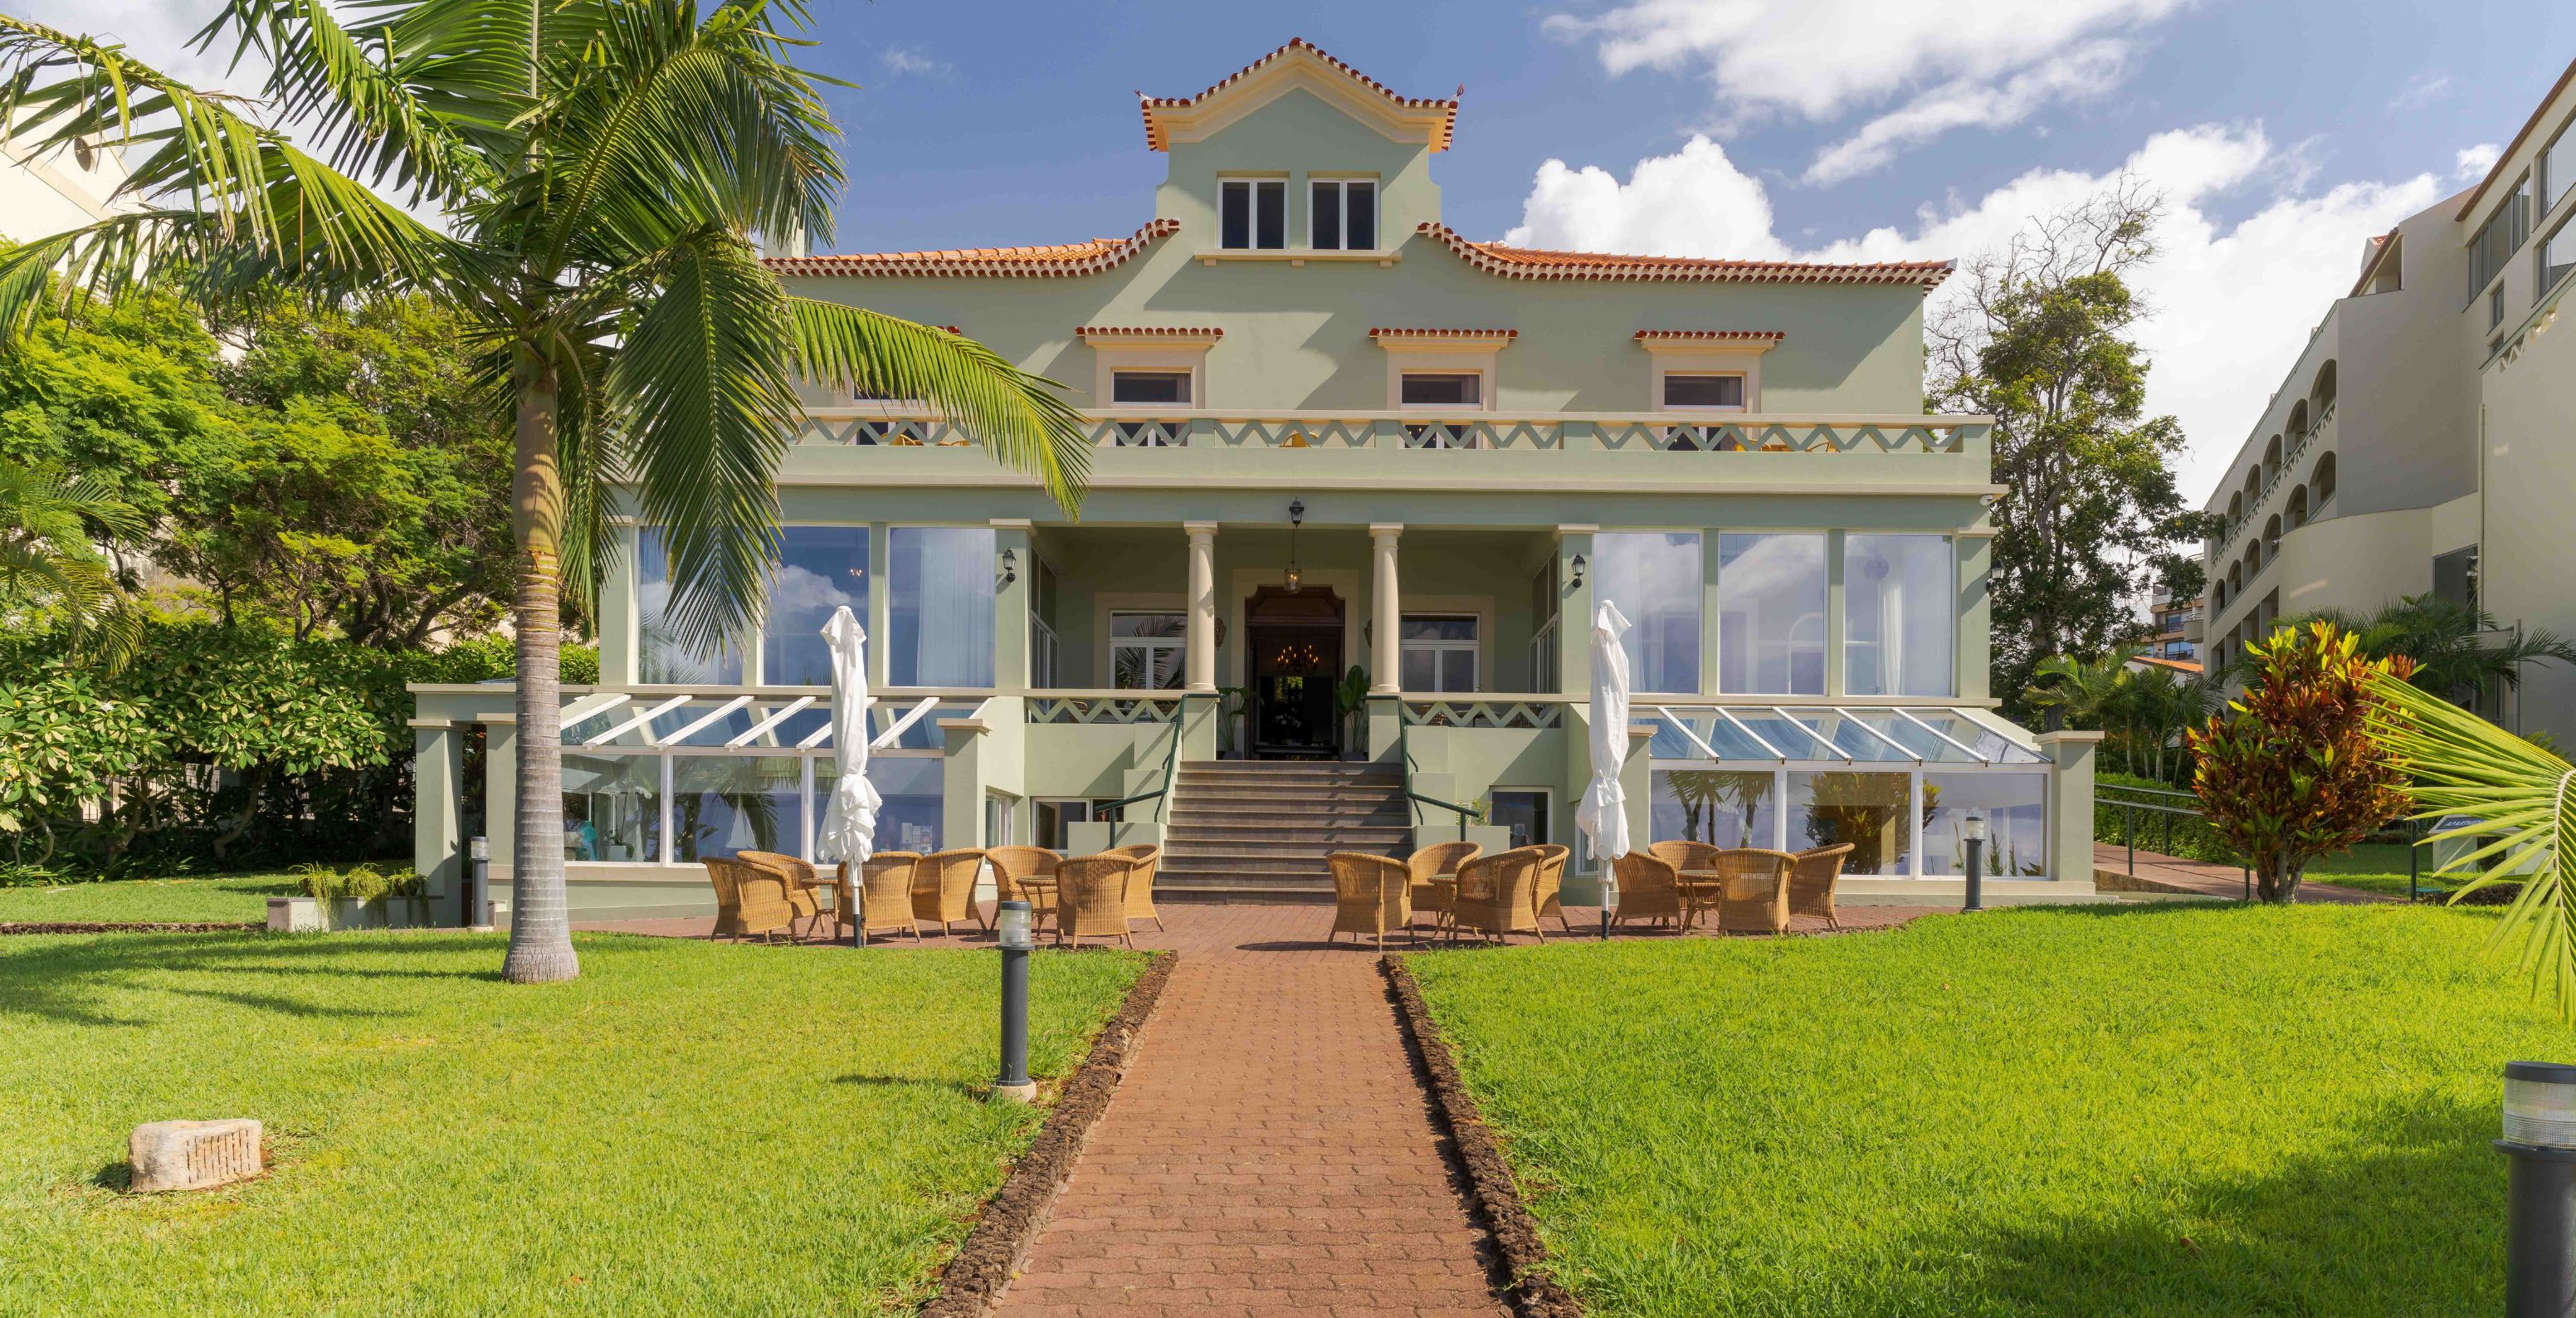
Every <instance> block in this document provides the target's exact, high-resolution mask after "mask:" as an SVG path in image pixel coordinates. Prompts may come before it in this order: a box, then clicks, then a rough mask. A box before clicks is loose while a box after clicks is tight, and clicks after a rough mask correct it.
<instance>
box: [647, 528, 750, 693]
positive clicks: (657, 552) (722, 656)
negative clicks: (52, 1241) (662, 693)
mask: <svg viewBox="0 0 2576 1318" xmlns="http://www.w3.org/2000/svg"><path fill="white" fill-rule="evenodd" d="M635 575H636V581H637V587H636V592H635V618H636V624H635V627H636V640H637V642H638V646H639V654H638V668H639V670H640V671H641V673H642V675H643V679H644V680H645V681H647V682H671V683H676V684H681V685H687V686H739V685H741V683H742V671H743V662H742V659H743V649H744V648H745V647H740V646H727V647H725V648H724V649H723V650H721V651H719V652H717V653H715V654H712V655H707V654H700V653H698V652H697V651H695V650H693V649H690V648H689V647H687V646H684V645H682V644H681V643H680V638H679V635H678V634H677V633H676V632H675V631H673V630H672V628H671V626H670V624H669V622H668V621H667V619H668V618H669V615H670V612H671V561H670V557H669V556H668V555H667V554H666V553H665V552H664V551H663V547H662V532H661V528H659V527H652V526H647V527H643V528H641V529H639V530H638V531H637V532H636V535H635Z"/></svg>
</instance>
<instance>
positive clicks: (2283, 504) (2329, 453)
mask: <svg viewBox="0 0 2576 1318" xmlns="http://www.w3.org/2000/svg"><path fill="white" fill-rule="evenodd" d="M2335 394H2336V385H2335V363H2334V360H2333V359H2332V358H2328V359H2327V360H2326V361H2325V362H2323V363H2322V364H2320V365H2319V366H2318V368H2317V370H2316V374H2315V376H2314V378H2313V379H2312V380H2311V381H2310V382H2309V386H2308V389H2307V390H2306V392H2305V393H2304V395H2303V396H2302V397H2300V398H2299V399H2298V400H2297V401H2295V402H2293V403H2291V405H2290V410H2289V413H2288V415H2287V416H2286V417H2285V418H2284V420H2283V424H2282V428H2281V430H2280V431H2279V432H2278V433H2276V434H2274V435H2272V436H2271V437H2270V438H2269V439H2267V440H2265V441H2264V444H2263V447H2262V449H2261V450H2260V452H2259V455H2257V456H2252V457H2249V458H2248V459H2247V462H2246V467H2245V473H2244V476H2243V477H2242V479H2241V480H2239V481H2237V482H2236V483H2235V485H2234V486H2233V488H2232V489H2231V490H2230V492H2229V494H2228V499H2227V509H2226V518H2227V524H2226V526H2225V527H2224V529H2222V530H2221V531H2220V533H2219V535H2218V536H2217V537H2216V538H2215V539H2213V540H2211V541H2210V542H2209V543H2208V544H2207V545H2206V546H2205V547H2204V549H2203V554H2204V557H2205V558H2206V559H2207V560H2208V561H2209V562H2210V563H2212V564H2213V565H2215V566H2214V567H2213V570H2212V572H2211V575H2210V579H2211V580H2212V581H2213V582H2215V581H2216V580H2218V572H2219V570H2221V569H2222V568H2223V566H2224V565H2225V564H2227V563H2228V562H2230V561H2231V560H2232V559H2236V558H2241V557H2242V556H2243V554H2244V552H2245V551H2246V549H2247V548H2248V547H2249V546H2248V545H2247V541H2248V540H2249V539H2251V538H2252V537H2253V536H2254V535H2255V534H2256V532H2257V531H2258V530H2260V529H2261V528H2263V527H2265V526H2266V525H2267V524H2268V523H2269V522H2271V521H2273V520H2279V519H2289V520H2290V521H2291V524H2292V525H2304V524H2305V523H2307V522H2308V521H2311V520H2313V519H2314V518H2315V517H2317V516H2319V515H2321V514H2322V513H2323V512H2324V505H2325V503H2326V501H2327V499H2329V498H2331V497H2332V496H2333V491H2334V450H2335V426H2334V420H2335ZM2273 538H2275V539H2277V538H2278V532H2277V531H2275V532H2273ZM2211 607H2212V608H2213V609H2215V608H2219V607H2221V604H2220V602H2219V601H2218V600H2216V599H2215V598H2213V599H2212V600H2211Z"/></svg>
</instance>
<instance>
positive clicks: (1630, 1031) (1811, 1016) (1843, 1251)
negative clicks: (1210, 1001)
mask: <svg viewBox="0 0 2576 1318" xmlns="http://www.w3.org/2000/svg"><path fill="white" fill-rule="evenodd" d="M2492 928H2493V916H2492V914H2491V913H2483V912H2469V911H2456V910H2441V909H2435V908H2429V907H2415V908H2390V907H2299V908H2295V909H2266V908H2237V907H2209V906H2199V905H2189V906H2185V905H2165V906H2139V907H2118V908H2083V909H2064V910H2054V911H2052V910H2027V909H2026V910H2018V911H2002V912H1997V913H1993V914H1989V915H1984V916H1977V917H1954V916H1942V917H1934V918H1931V919H1927V920H1923V921H1920V922H1917V923H1916V924H1915V925H1914V926H1912V927H1910V928H1908V929H1906V930H1903V931H1900V932H1897V933H1892V934H1863V935H1855V936H1852V937H1845V938H1823V939H1784V940H1779V941H1769V940H1758V941H1757V940H1749V939H1748V940H1735V941H1726V942H1719V941H1713V940H1700V939H1693V940H1689V941H1681V942H1668V943H1658V942H1633V943H1615V944H1610V945H1606V946H1605V945H1601V944H1583V943H1573V944H1563V945H1560V944H1556V943H1551V944H1549V945H1548V946H1547V947H1545V948H1536V949H1529V950H1522V951H1514V952H1511V953H1509V954H1508V955H1495V954H1490V953H1482V952H1439V953H1428V954H1423V955H1417V956H1414V957H1412V958H1411V959H1410V963H1411V964H1412V966H1413V967H1414V970H1415V973H1416V974H1417V975H1418V976H1419V977H1420V979H1421V982H1422V985H1423V990H1424V993H1425V996H1426V997H1427V998H1428V1000H1429V1001H1430V1004H1431V1006H1432V1009H1433V1010H1434V1012H1435V1013H1436V1014H1437V1016H1438V1017H1439V1019H1440V1021H1441V1024H1442V1028H1443V1029H1444V1031H1445V1032H1446V1033H1447V1034H1448V1035H1449V1036H1450V1038H1451V1039H1452V1040H1454V1041H1455V1042H1456V1044H1457V1048H1458V1054H1459V1059H1460V1066H1461V1068H1462V1069H1463V1070H1464V1071H1465V1073H1466V1076H1467V1079H1468V1083H1469V1085H1470V1087H1471V1088H1472V1089H1473V1091H1474V1092H1475V1094H1476V1096H1477V1098H1478V1100H1479V1101H1480V1102H1481V1103H1482V1105H1483V1108H1484V1111H1485V1114H1486V1116H1487V1118H1488V1119H1489V1120H1491V1121H1493V1122H1494V1123H1495V1124H1496V1125H1497V1126H1498V1127H1499V1128H1500V1129H1501V1130H1502V1131H1503V1132H1504V1135H1505V1138H1506V1140H1507V1142H1508V1148H1509V1151H1510V1156H1511V1159H1512V1162H1513V1165H1514V1168H1515V1170H1516V1171H1517V1172H1518V1174H1519V1175H1520V1177H1521V1178H1522V1182H1523V1185H1524V1188H1525V1190H1527V1191H1528V1192H1530V1194H1531V1197H1532V1200H1533V1207H1534V1210H1535V1211H1536V1213H1537V1215H1538V1218H1539V1221H1540V1223H1541V1225H1542V1229H1543V1230H1544V1232H1545V1234H1546V1237H1547V1240H1548V1244H1549V1246H1550V1248H1551V1249H1552V1250H1554V1251H1555V1252H1556V1253H1557V1255H1558V1256H1559V1257H1560V1258H1561V1259H1563V1260H1565V1261H1566V1262H1567V1264H1568V1265H1569V1271H1570V1272H1571V1274H1572V1276H1571V1278H1570V1281H1571V1283H1572V1284H1573V1285H1575V1287H1576V1289H1577V1290H1578V1291H1579V1292H1580V1293H1581V1294H1582V1295H1583V1296H1584V1297H1585V1299H1586V1300H1587V1301H1588V1302H1589V1304H1590V1306H1591V1308H1592V1310H1593V1312H1595V1313H1598V1314H1603V1315H1647V1314H1654V1315H1664V1314H1673V1315H1679V1314H1711V1313H1726V1314H1760V1315H1775V1314H1776V1315H1789V1314H1796V1315H1872V1316H1876V1315H1889V1316H1893V1315H1943V1316H1945V1318H1946V1316H1948V1315H2016V1316H2019V1315H2043V1314H2046V1315H2055V1314H2085V1315H2159V1316H2168V1315H2169V1316H2171V1318H2184V1316H2186V1315H2188V1316H2190V1318H2199V1316H2201V1315H2213V1314H2302V1315H2336V1316H2337V1318H2345V1316H2352V1318H2362V1316H2367V1315H2398V1314H2405V1315H2414V1314H2424V1315H2436V1314H2438V1315H2454V1314H2474V1313H2494V1312H2497V1311H2498V1310H2500V1309H2501V1308H2502V1297H2501V1285H2500V1283H2501V1278H2502V1270H2503V1231H2502V1227H2503V1202H2504V1200H2503V1196H2504V1181H2505V1174H2504V1164H2503V1160H2502V1159H2501V1158H2500V1157H2498V1156H2497V1155H2496V1154H2495V1153H2494V1152H2493V1151H2492V1150H2491V1149H2490V1148H2489V1147H2488V1141H2490V1140H2491V1139H2493V1138H2494V1137H2495V1134H2496V1125H2497V1120H2498V1117H2497V1101H2498V1098H2499V1096H2500V1091H2501V1081H2500V1070H2501V1067H2502V1064H2503V1063H2504V1062H2505V1061H2507V1060H2509V1059H2513V1058H2536V1059H2543V1060H2556V1061H2566V1060H2571V1059H2576V1045H2571V1041H2570V1037H2569V1034H2568V1031H2566V1030H2565V1029H2563V1028H2561V1027H2559V1026H2558V1025H2557V1024H2556V1023H2555V1022H2554V1020H2553V1019H2551V1018H2549V1017H2547V1016H2546V1015H2545V1014H2544V1013H2543V1012H2541V1011H2540V1010H2539V1009H2537V1008H2535V1007H2534V1006H2532V1005H2531V1004H2530V1003H2529V1002H2528V1000H2527V998H2526V996H2525V994H2524V991H2523V989H2522V987H2521V985H2520V984H2519V982H2517V981H2515V980H2514V979H2513V978H2512V977H2511V975H2510V973H2509V970H2508V969H2507V968H2506V966H2504V965H2503V964H2502V963H2499V962H2496V961H2491V960H2485V959H2482V958H2481V957H2480V955H2479V951H2480V946H2481V943H2482V940H2483V939H2484V938H2485V937H2486V935H2487V933H2488V931H2489V930H2490V929H2492Z"/></svg>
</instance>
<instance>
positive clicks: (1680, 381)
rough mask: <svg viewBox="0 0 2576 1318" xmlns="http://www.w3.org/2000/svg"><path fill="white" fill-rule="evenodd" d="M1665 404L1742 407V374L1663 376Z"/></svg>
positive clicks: (1669, 405)
mask: <svg viewBox="0 0 2576 1318" xmlns="http://www.w3.org/2000/svg"><path fill="white" fill-rule="evenodd" d="M1664 406H1666V407H1742V406H1744V377H1743V376H1741V375H1667V376H1665V377H1664Z"/></svg>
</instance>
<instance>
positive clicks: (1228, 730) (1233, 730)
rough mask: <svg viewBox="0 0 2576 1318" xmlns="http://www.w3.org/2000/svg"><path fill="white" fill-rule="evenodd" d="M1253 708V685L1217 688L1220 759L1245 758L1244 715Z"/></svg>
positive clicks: (1218, 753) (1217, 725) (1217, 734)
mask: <svg viewBox="0 0 2576 1318" xmlns="http://www.w3.org/2000/svg"><path fill="white" fill-rule="evenodd" d="M1251 708H1252V688H1251V687H1248V686H1221V687H1218V688H1217V689H1216V740H1217V747H1216V757H1217V758H1218V759H1220V760H1239V759H1242V758H1243V716H1244V713H1245V712H1246V711H1248V710H1250V709H1251Z"/></svg>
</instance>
